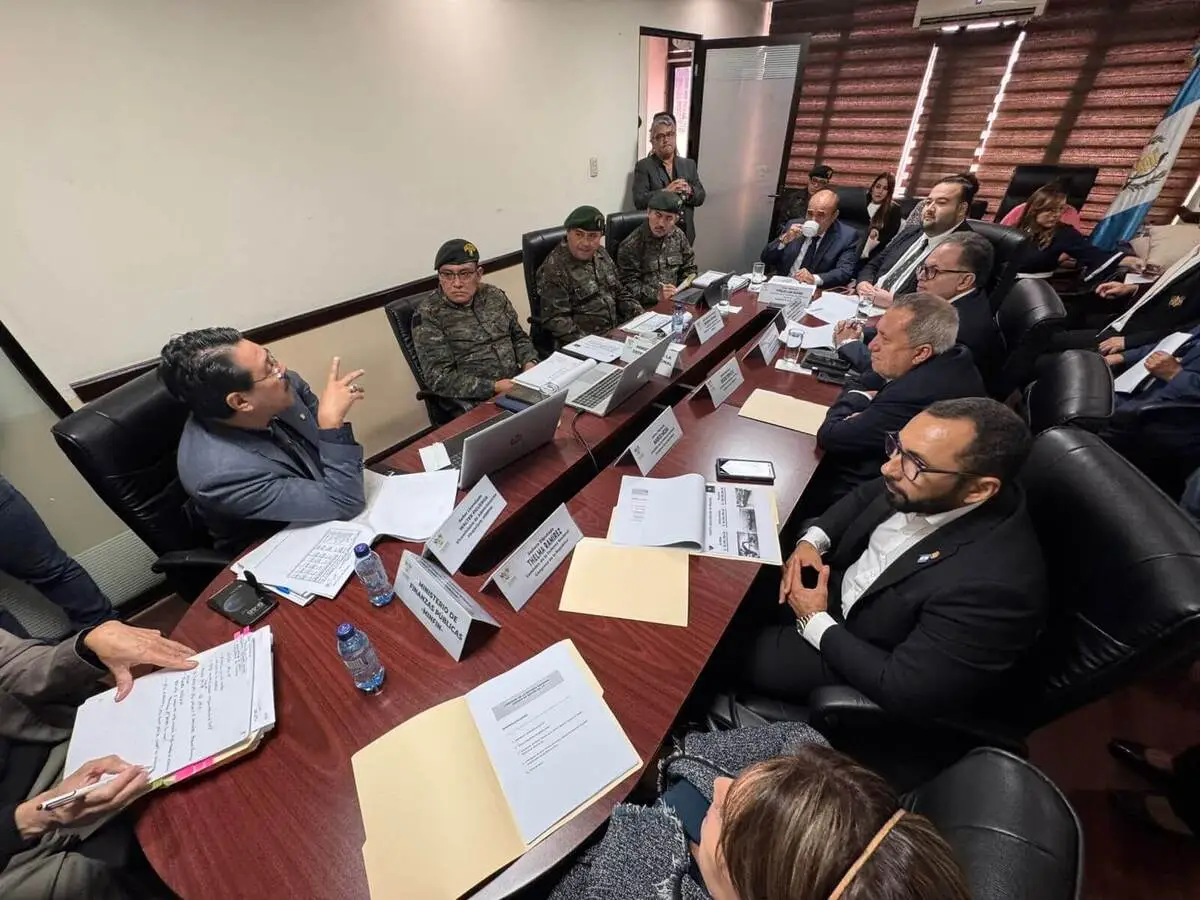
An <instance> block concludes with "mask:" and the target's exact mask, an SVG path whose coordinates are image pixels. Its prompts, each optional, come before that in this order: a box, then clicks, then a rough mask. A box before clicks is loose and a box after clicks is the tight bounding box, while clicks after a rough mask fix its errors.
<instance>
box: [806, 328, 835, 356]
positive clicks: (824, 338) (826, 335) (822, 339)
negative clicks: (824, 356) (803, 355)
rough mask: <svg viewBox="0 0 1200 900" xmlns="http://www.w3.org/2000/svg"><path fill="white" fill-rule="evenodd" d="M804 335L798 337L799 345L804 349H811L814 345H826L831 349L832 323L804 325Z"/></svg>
mask: <svg viewBox="0 0 1200 900" xmlns="http://www.w3.org/2000/svg"><path fill="white" fill-rule="evenodd" d="M801 327H802V328H804V336H803V337H802V338H801V339H800V346H801V347H803V348H804V349H805V350H811V349H812V348H814V347H828V348H829V349H830V350H832V349H833V328H834V326H832V325H805V326H801Z"/></svg>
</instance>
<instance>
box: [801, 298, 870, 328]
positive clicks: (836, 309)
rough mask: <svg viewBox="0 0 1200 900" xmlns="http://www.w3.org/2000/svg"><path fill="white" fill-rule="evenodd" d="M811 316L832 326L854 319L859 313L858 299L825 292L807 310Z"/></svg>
mask: <svg viewBox="0 0 1200 900" xmlns="http://www.w3.org/2000/svg"><path fill="white" fill-rule="evenodd" d="M805 312H807V313H808V314H809V315H810V316H812V317H813V318H816V319H820V320H821V321H822V322H828V323H830V324H831V325H832V324H836V323H837V322H840V321H842V320H843V319H853V318H854V314H855V313H856V312H858V298H857V297H851V296H847V295H846V294H834V293H832V292H830V291H825V292H824V293H823V294H821V296H820V297H818V298H817V299H816V300H814V301H813V304H812V306H810V307H809V308H808V309H806V310H805Z"/></svg>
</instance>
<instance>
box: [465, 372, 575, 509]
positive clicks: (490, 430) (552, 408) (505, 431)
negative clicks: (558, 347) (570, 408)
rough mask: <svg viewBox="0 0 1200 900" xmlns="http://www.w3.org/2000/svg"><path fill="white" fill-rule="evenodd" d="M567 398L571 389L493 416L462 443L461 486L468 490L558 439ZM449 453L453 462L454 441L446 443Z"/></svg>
mask: <svg viewBox="0 0 1200 900" xmlns="http://www.w3.org/2000/svg"><path fill="white" fill-rule="evenodd" d="M566 401H567V392H566V391H559V392H558V393H557V394H555V395H553V396H552V397H547V398H546V399H545V400H543V401H541V402H540V403H535V404H533V405H532V406H530V407H529V408H528V409H523V410H521V411H520V412H518V413H510V414H508V415H503V416H497V417H496V418H494V419H489V420H488V422H486V423H485V424H486V425H487V426H488V427H486V428H481V429H479V430H478V431H474V430H472V432H471V433H469V434H468V435H467V437H466V439H465V440H464V441H463V442H462V454H461V457H460V459H459V461H458V462H459V466H458V486H459V487H460V488H462V489H464V490H465V489H466V488H469V487H471V486H472V485H474V484H475V482H477V481H478V480H479V479H480V478H482V477H483V476H484V475H490V474H491V473H492V472H495V471H497V470H499V469H503V468H504V467H505V466H507V465H508V464H509V463H511V462H514V461H516V460H518V459H520V458H521V457H522V456H525V455H526V454H529V453H532V452H533V451H534V450H536V449H538V447H541V446H542V445H543V444H548V443H550V442H551V441H552V440H554V432H555V431H556V430H557V428H558V420H559V417H560V416H561V415H562V411H563V404H565V403H566ZM451 440H453V439H451ZM446 453H447V454H448V455H449V456H450V462H451V464H453V463H454V461H455V459H454V454H453V453H451V447H450V441H447V442H446Z"/></svg>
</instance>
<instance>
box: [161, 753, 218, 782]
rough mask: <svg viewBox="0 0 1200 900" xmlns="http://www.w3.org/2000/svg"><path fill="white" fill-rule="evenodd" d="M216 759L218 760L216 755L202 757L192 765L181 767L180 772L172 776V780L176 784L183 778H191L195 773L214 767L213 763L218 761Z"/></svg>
mask: <svg viewBox="0 0 1200 900" xmlns="http://www.w3.org/2000/svg"><path fill="white" fill-rule="evenodd" d="M216 761H217V758H216V757H215V756H210V757H209V758H208V759H202V760H200V761H199V762H195V763H192V764H191V765H190V766H184V767H183V768H182V769H180V770H179V771H178V772H176V773H175V774H174V775H172V776H171V779H172V782H173V783H175V784H178V783H179V782H181V781H183V779H185V778H191V777H192V776H193V775H198V774H199V773H201V772H203V771H204V770H205V769H210V768H212V766H213V764H214V763H216Z"/></svg>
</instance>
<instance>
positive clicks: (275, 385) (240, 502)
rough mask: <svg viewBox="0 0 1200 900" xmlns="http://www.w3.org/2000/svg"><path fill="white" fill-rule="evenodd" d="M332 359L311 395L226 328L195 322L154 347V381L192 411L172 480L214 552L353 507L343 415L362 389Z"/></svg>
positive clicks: (358, 492)
mask: <svg viewBox="0 0 1200 900" xmlns="http://www.w3.org/2000/svg"><path fill="white" fill-rule="evenodd" d="M340 365H341V362H340V360H339V359H338V358H337V357H334V359H333V365H332V366H331V367H330V370H329V379H328V381H327V382H326V384H325V389H324V391H322V393H321V398H320V400H318V399H317V396H316V395H315V394H314V393H313V391H312V389H311V388H310V387H309V386H308V383H307V382H306V381H305V380H304V379H303V378H301V377H300V376H299V375H297V374H296V373H295V372H289V371H288V370H287V368H286V367H285V366H283V365H282V364H281V363H280V362H279V361H278V360H276V359H275V357H274V356H272V355H271V351H270V350H268V349H267V348H266V347H263V346H260V345H259V344H256V343H254V342H253V341H248V340H246V339H245V338H244V337H242V335H241V333H240V332H238V331H237V330H236V329H233V328H203V329H200V330H198V331H190V332H188V333H187V334H182V335H179V336H177V337H175V338H172V339H171V341H170V343H168V344H167V345H166V346H165V347H163V349H162V357H161V359H160V360H159V363H158V374H159V378H161V379H162V382H163V384H164V385H165V386H166V388H167V390H168V391H170V392H171V395H172V396H173V397H175V398H176V399H177V400H180V401H182V402H183V403H186V404H187V405H188V407H189V408H190V409H191V411H192V415H191V418H189V419H188V421H187V424H186V425H185V426H184V429H183V436H182V437H181V438H180V441H179V453H178V456H177V463H178V466H179V479H180V481H181V482H182V484H183V488H184V490H185V491H187V493H188V496H189V497H191V498H192V503H193V504H194V506H195V509H196V511H197V512H198V513H199V514H200V517H201V518H202V519H203V520H204V523H205V524H206V525H207V526H208V529H209V531H210V532H211V533H212V536H213V543H214V546H215V547H216V548H217V549H218V550H227V551H229V552H237V551H239V550H241V549H242V548H244V547H245V546H246V545H247V544H248V543H250V542H251V541H253V540H255V539H257V538H259V537H262V536H264V535H266V534H269V533H270V532H272V531H274V530H275V529H276V528H278V527H279V526H280V525H284V524H288V523H291V522H327V521H330V520H333V519H349V518H352V517H353V516H356V515H358V514H359V513H360V512H362V510H363V507H364V505H365V503H366V500H365V497H364V495H363V474H362V469H363V450H362V446H361V445H359V444H358V443H357V442H356V441H355V440H354V432H353V430H352V429H351V426H350V423H349V422H346V421H345V418H346V414H347V413H348V412H349V410H350V407H351V406H353V405H354V404H355V403H357V402H358V401H359V400H361V399H362V398H363V396H364V391H363V388H362V387H361V386H360V385H358V384H356V383H355V382H356V381H357V380H358V379H359V378H360V377H361V376H362V374H363V372H362V370H361V369H359V370H356V371H354V372H351V373H350V374H348V375H342V374H341V371H340Z"/></svg>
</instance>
